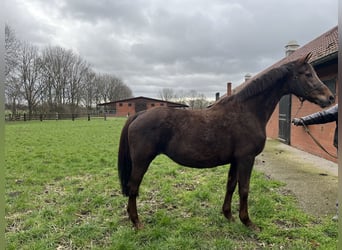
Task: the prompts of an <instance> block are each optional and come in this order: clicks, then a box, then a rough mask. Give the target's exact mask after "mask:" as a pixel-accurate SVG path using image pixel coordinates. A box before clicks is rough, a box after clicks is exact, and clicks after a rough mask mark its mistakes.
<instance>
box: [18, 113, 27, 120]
mask: <svg viewBox="0 0 342 250" xmlns="http://www.w3.org/2000/svg"><path fill="white" fill-rule="evenodd" d="M19 120H20V119H19ZM24 122H26V113H24Z"/></svg>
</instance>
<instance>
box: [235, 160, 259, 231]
mask: <svg viewBox="0 0 342 250" xmlns="http://www.w3.org/2000/svg"><path fill="white" fill-rule="evenodd" d="M253 164H254V157H245V158H243V159H240V160H239V162H238V168H237V171H238V173H237V175H238V183H239V196H240V209H239V217H240V220H241V222H242V223H243V224H245V225H246V226H247V227H249V228H251V229H253V230H258V231H259V230H260V229H259V228H258V227H257V226H256V225H254V224H253V222H252V221H251V220H250V218H249V215H248V193H249V183H250V178H251V173H252V168H253Z"/></svg>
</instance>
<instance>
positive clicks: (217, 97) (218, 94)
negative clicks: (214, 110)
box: [215, 92, 220, 101]
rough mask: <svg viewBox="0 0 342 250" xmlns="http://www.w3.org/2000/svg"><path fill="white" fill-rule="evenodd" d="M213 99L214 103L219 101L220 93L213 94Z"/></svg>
mask: <svg viewBox="0 0 342 250" xmlns="http://www.w3.org/2000/svg"><path fill="white" fill-rule="evenodd" d="M215 99H216V101H217V100H218V99H220V92H217V93H216V94H215Z"/></svg>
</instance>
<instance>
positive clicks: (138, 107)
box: [135, 101, 147, 113]
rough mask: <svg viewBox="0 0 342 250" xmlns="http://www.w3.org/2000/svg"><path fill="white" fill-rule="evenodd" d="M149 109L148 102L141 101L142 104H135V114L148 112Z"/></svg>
mask: <svg viewBox="0 0 342 250" xmlns="http://www.w3.org/2000/svg"><path fill="white" fill-rule="evenodd" d="M146 109H147V105H146V102H144V101H141V102H136V103H135V112H136V113H138V112H140V111H143V110H146Z"/></svg>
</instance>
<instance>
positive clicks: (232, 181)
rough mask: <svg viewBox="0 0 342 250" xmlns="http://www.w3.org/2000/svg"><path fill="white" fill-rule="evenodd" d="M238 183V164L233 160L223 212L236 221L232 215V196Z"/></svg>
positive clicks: (229, 218) (230, 219)
mask: <svg viewBox="0 0 342 250" xmlns="http://www.w3.org/2000/svg"><path fill="white" fill-rule="evenodd" d="M236 184H237V171H236V164H235V163H234V162H232V163H231V164H230V170H229V174H228V180H227V190H226V197H225V199H224V203H223V206H222V212H223V214H224V216H225V217H226V218H227V219H228V220H229V221H234V217H233V215H232V205H231V204H232V197H233V194H234V191H235V188H236Z"/></svg>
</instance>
